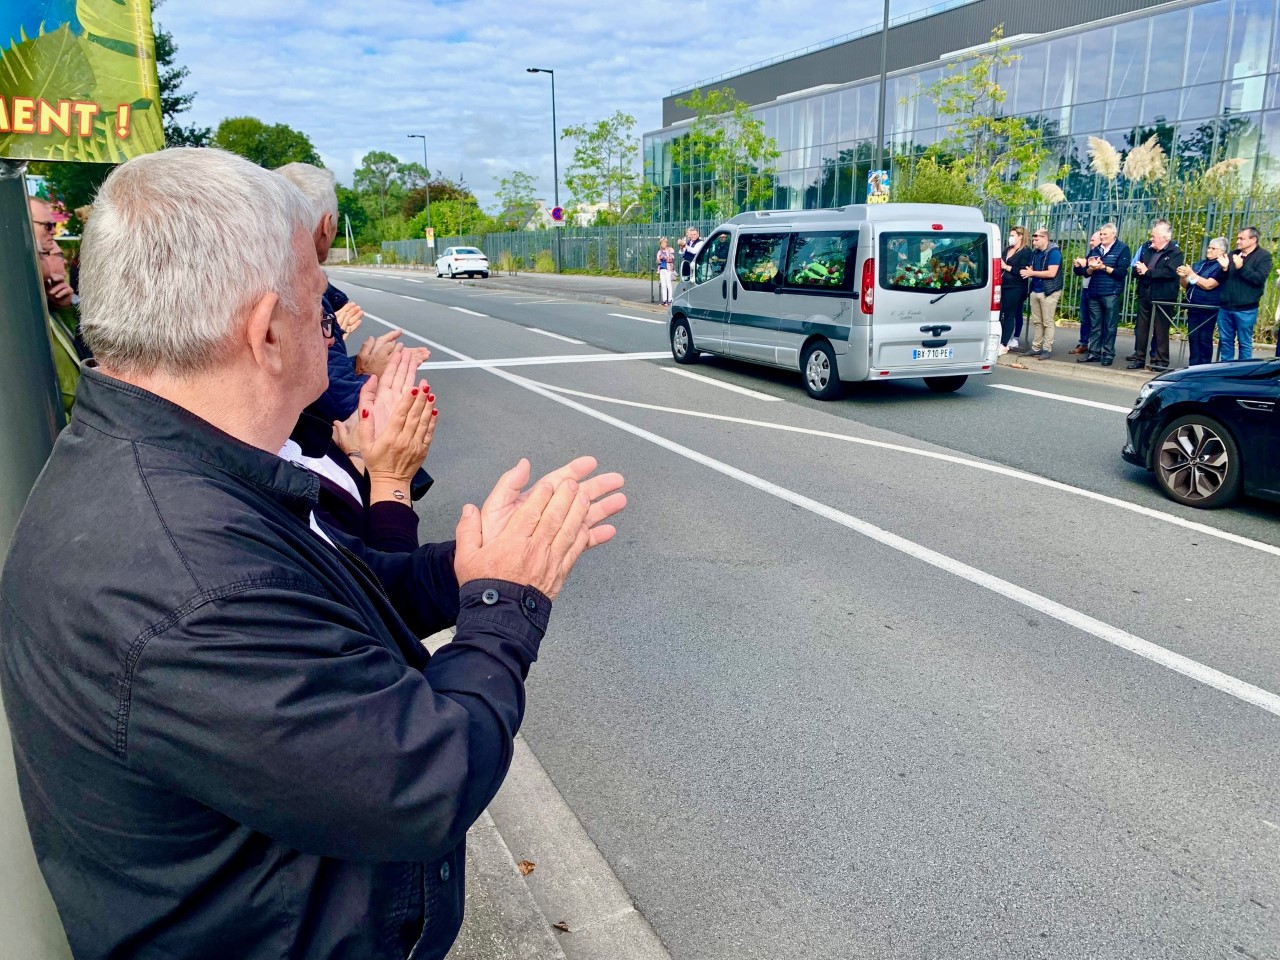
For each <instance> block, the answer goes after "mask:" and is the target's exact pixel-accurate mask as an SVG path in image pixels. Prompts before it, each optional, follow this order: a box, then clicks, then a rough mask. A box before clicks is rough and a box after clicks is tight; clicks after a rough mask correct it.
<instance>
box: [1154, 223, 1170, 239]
mask: <svg viewBox="0 0 1280 960" xmlns="http://www.w3.org/2000/svg"><path fill="white" fill-rule="evenodd" d="M1151 229H1152V231H1153V232H1155V233H1158V234H1160V236H1162V237H1172V236H1173V224H1171V223H1170V222H1169V221H1168V220H1157V221H1156V222H1155V223H1153V224H1151Z"/></svg>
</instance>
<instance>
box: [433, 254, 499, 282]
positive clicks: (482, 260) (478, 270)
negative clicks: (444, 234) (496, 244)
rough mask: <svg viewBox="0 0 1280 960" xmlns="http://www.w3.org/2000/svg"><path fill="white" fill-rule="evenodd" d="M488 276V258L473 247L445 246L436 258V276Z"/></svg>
mask: <svg viewBox="0 0 1280 960" xmlns="http://www.w3.org/2000/svg"><path fill="white" fill-rule="evenodd" d="M463 274H467V275H469V276H472V277H487V276H489V258H488V257H486V256H485V255H484V251H483V250H478V249H476V248H475V247H445V248H444V253H443V254H441V255H440V257H439V259H437V260H436V276H437V277H460V276H462V275H463Z"/></svg>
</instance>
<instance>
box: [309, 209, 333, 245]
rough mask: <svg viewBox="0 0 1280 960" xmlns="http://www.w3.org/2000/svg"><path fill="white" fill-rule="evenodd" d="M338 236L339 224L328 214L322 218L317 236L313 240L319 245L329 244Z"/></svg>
mask: <svg viewBox="0 0 1280 960" xmlns="http://www.w3.org/2000/svg"><path fill="white" fill-rule="evenodd" d="M337 236H338V224H337V222H336V221H335V220H334V219H333V214H332V213H326V214H325V215H324V216H323V217H321V218H320V222H319V223H318V224H316V232H315V236H314V237H313V238H312V239H313V240H314V241H315V243H316V244H317V245H320V244H329V243H331V242H333V240H335V239H337Z"/></svg>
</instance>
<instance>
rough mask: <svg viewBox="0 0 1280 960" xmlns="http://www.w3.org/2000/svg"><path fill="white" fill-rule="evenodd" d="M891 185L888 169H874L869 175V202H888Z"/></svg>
mask: <svg viewBox="0 0 1280 960" xmlns="http://www.w3.org/2000/svg"><path fill="white" fill-rule="evenodd" d="M891 186H892V184H891V183H890V180H889V171H888V170H872V171H871V173H869V174H868V175H867V203H888V202H889V188H890V187H891Z"/></svg>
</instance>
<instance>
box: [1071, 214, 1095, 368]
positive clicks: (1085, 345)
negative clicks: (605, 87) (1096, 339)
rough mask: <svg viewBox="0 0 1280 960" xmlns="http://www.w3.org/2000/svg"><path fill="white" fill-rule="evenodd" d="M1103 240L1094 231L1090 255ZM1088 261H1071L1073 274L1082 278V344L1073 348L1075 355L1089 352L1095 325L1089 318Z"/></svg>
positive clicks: (1088, 249)
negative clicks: (1090, 331)
mask: <svg viewBox="0 0 1280 960" xmlns="http://www.w3.org/2000/svg"><path fill="white" fill-rule="evenodd" d="M1101 240H1102V235H1101V234H1100V233H1099V232H1098V231H1097V230H1095V231H1093V235H1092V236H1091V237H1089V246H1088V247H1086V248H1085V253H1088V252H1089V251H1090V250H1092V249H1093V248H1094V247H1096V246H1097V245H1098V244H1099V243H1100V242H1101ZM1087 266H1088V260H1087V258H1086V257H1076V258H1075V259H1074V260H1072V261H1071V272H1072V273H1074V274H1075V275H1076V276H1077V277H1082V278H1083V279H1082V280H1081V281H1080V342H1079V343H1077V344H1076V345H1075V346H1074V347H1072V348H1071V350H1070V352H1071V353H1074V354H1081V353H1088V352H1089V328H1090V327H1091V326H1092V325H1093V318H1092V317H1090V316H1089V271H1088V269H1087Z"/></svg>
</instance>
